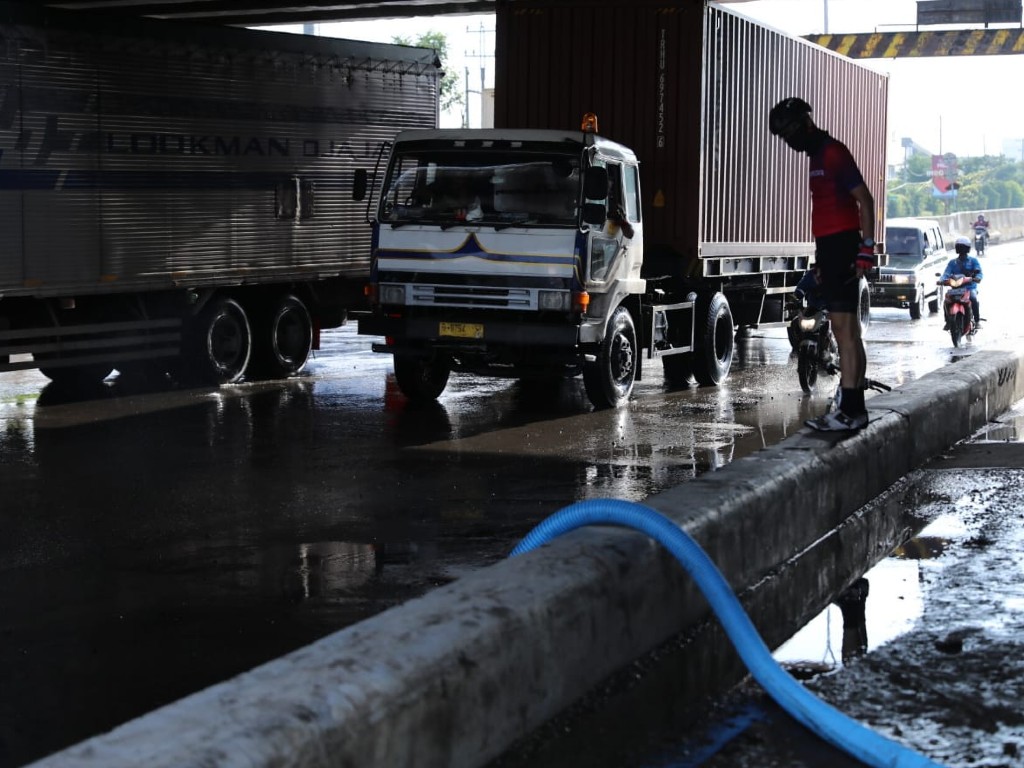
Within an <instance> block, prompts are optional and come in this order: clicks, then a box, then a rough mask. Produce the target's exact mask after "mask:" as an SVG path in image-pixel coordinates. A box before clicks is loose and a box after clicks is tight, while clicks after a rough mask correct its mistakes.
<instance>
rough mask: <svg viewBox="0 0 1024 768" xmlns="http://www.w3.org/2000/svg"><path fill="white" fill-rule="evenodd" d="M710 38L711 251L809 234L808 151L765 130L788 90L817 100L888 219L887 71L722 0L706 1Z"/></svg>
mask: <svg viewBox="0 0 1024 768" xmlns="http://www.w3.org/2000/svg"><path fill="white" fill-rule="evenodd" d="M704 41H705V43H704V66H703V73H704V93H705V99H704V108H703V113H704V115H705V118H704V125H703V131H702V145H703V158H704V168H703V172H702V177H703V178H704V180H705V190H704V195H703V198H702V205H701V230H700V240H701V243H702V244H703V245H704V246H705V252H706V253H705V255H708V254H719V253H722V254H728V253H736V252H739V253H744V252H749V251H750V249H748V248H745V247H744V246H745V245H746V244H758V243H801V242H810V241H811V239H812V238H811V230H810V220H811V202H810V196H809V191H808V160H807V156H806V155H803V154H799V153H796V152H794V151H793V150H791V149H790V148H789V147H787V146H786V145H785V144H783V143H782V142H781V141H780V140H779V139H777V138H775V137H774V136H772V135H771V134H770V133H769V131H768V113H769V111H770V110H771V108H772V106H773V105H774V104H776V103H777V102H779V101H780V100H782V99H784V98H786V97H788V96H800V97H801V98H803V99H805V100H806V101H807V102H808V103H809V104H811V106H812V107H813V110H814V111H813V113H812V117H813V118H814V120H815V122H816V123H817V124H818V125H819V126H820V127H822V128H824V129H825V130H827V131H829V132H830V133H831V134H832V135H834V136H835V137H836V138H838V139H839V140H840V141H842V142H843V143H844V144H846V145H847V146H848V147H849V149H850V151H851V152H852V153H853V156H854V158H856V160H857V163H858V165H859V167H860V169H861V172H862V173H863V175H864V178H865V181H866V183H867V185H868V188H869V189H870V190H871V192H872V194H873V195H874V196H875V202H876V207H877V210H876V215H877V217H878V220H879V221H882V219H881V215H882V212H883V211H884V210H885V207H884V206H885V136H886V105H887V103H888V95H887V89H888V81H887V79H886V77H885V76H884V75H881V74H879V73H877V72H874V71H872V70H870V69H867V68H865V67H863V66H861V65H859V64H856V63H854V62H852V61H850V60H849V59H846V58H843V57H841V56H838V55H836V54H833V53H831V52H829V51H827V50H825V49H823V48H821V47H819V46H816V45H813V44H811V43H808V42H806V41H804V40H801V39H799V38H793V37H788V36H786V35H783V34H780V33H778V32H776V31H774V30H772V29H769V28H766V27H764V26H762V25H760V24H759V23H757V22H754V21H751V20H750V19H747V18H744V17H742V16H739V15H737V14H734V13H732V12H729V11H726V10H724V9H722V8H719V7H709V8H708V11H707V13H706V15H705V18H704ZM877 236H878V237H881V233H880V232H879V233H877ZM710 244H714V246H715V247H708V246H709V245H710Z"/></svg>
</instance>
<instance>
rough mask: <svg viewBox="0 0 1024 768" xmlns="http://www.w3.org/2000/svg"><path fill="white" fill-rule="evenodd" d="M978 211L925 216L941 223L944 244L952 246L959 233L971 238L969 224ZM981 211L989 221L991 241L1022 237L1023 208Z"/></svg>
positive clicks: (972, 230)
mask: <svg viewBox="0 0 1024 768" xmlns="http://www.w3.org/2000/svg"><path fill="white" fill-rule="evenodd" d="M979 213H982V211H961V212H959V213H951V214H950V215H949V216H934V217H933V216H929V217H927V218H934V219H935V220H936V221H938V222H939V224H941V225H942V232H943V234H944V235H945V237H946V245H948V246H949V247H950V248H952V247H953V246H952V243H953V241H954V240H956V238H957V237H959V236H960V235H966V236H967V237H970V238H971V239H972V240H973V238H974V227H973V226H971V225H972V224H973V223H974V220H975V219H976V218H978V214H979ZM983 213H984V214H985V218H986V219H988V221H989V232H990V234H991V236H992V242H993V243H998V242H1000V241H1003V242H1005V241H1007V240H1020V239H1022V238H1024V208H1003V209H997V210H994V211H989V210H985V211H983Z"/></svg>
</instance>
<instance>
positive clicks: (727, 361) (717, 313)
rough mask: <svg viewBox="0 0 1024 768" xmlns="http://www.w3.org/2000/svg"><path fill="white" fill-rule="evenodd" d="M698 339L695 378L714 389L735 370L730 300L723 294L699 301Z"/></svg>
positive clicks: (694, 361)
mask: <svg viewBox="0 0 1024 768" xmlns="http://www.w3.org/2000/svg"><path fill="white" fill-rule="evenodd" d="M694 323H695V325H696V331H697V333H696V336H695V338H694V346H695V347H696V350H695V351H694V354H693V376H694V378H695V379H697V383H698V384H700V385H701V386H702V387H713V386H717V385H718V384H721V383H722V382H723V381H725V379H726V377H727V376H728V375H729V369H730V368H731V367H732V355H733V351H734V349H735V328H734V326H733V322H732V310H731V309H729V300H728V299H726V298H725V296H724V295H722V294H721V293H715V294H713V295H712V296H710V297H709V298H701V299H700V300H699V301H698V302H697V306H696V315H695V316H694Z"/></svg>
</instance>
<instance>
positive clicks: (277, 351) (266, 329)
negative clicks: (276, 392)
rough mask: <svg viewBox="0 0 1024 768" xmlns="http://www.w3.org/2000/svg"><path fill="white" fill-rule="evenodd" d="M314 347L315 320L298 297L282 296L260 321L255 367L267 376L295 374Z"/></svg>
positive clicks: (260, 373)
mask: <svg viewBox="0 0 1024 768" xmlns="http://www.w3.org/2000/svg"><path fill="white" fill-rule="evenodd" d="M312 349H313V320H312V318H310V316H309V310H308V309H307V308H306V305H305V303H304V302H303V301H302V299H300V298H299V297H298V296H295V295H293V294H286V295H284V296H281V297H279V298H278V299H277V300H276V301H275V302H274V303H273V304H272V305H271V308H270V312H269V314H267V315H265V316H264V317H263V318H262V319H261V321H260V322H259V323H258V324H257V336H256V347H255V350H254V357H255V360H254V363H255V366H254V367H255V368H256V370H257V371H258V372H259V375H261V376H264V377H266V378H282V377H285V376H294V375H295V374H296V373H298V372H299V371H301V370H302V366H304V365H305V364H306V360H307V359H309V353H310V351H311V350H312Z"/></svg>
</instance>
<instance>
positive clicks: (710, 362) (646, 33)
mask: <svg viewBox="0 0 1024 768" xmlns="http://www.w3.org/2000/svg"><path fill="white" fill-rule="evenodd" d="M496 52H497V69H496V81H495V98H496V103H495V124H496V127H495V128H494V129H486V130H475V131H474V130H464V131H409V132H403V133H402V134H400V135H399V137H398V139H397V140H396V143H395V146H394V148H393V150H392V153H391V158H390V161H389V166H388V170H387V173H386V174H385V178H384V181H383V188H382V195H381V200H380V207H379V208H378V209H377V215H376V223H375V235H374V238H375V240H374V248H375V252H374V265H373V277H372V285H373V289H374V298H375V301H376V305H375V306H376V309H375V312H374V313H373V315H371V316H370V317H368V318H365V319H361V320H360V326H359V328H360V332H361V333H370V334H376V335H382V336H385V337H386V340H385V342H384V343H383V344H377V345H376V347H375V349H377V350H378V351H382V352H389V353H392V354H394V355H395V372H396V378H397V380H398V384H399V386H400V387H401V388H402V389H403V391H405V392H406V394H408V395H409V396H410V397H414V398H430V397H436V396H437V395H438V394H440V392H441V391H443V389H444V386H445V383H446V381H447V377H448V374H449V372H450V371H452V370H456V371H470V372H475V373H483V374H489V375H504V376H513V377H519V378H523V379H527V378H538V377H539V378H549V377H554V376H565V375H575V374H579V373H582V374H583V378H584V383H585V385H586V388H587V392H588V395H589V396H590V399H591V400H592V401H593V402H594V404H595V405H597V406H613V405H618V404H619V403H621V402H623V401H624V400H625V399H626V398H628V396H629V394H630V391H631V389H632V386H633V382H634V381H635V380H636V379H637V378H639V377H640V374H641V372H642V363H643V360H644V359H645V358H646V359H652V358H656V357H657V358H661V359H662V363H663V367H664V371H665V375H666V377H667V378H668V379H669V380H670V381H671V382H680V383H681V382H684V381H689V379H690V377H691V375H692V376H693V377H695V378H696V380H697V382H698V383H700V384H705V385H711V384H717V383H718V382H720V381H721V380H722V379H724V378H725V376H727V375H728V371H729V367H730V365H731V361H732V353H733V342H734V333H735V331H736V329H737V328H739V329H740V330H744V329H748V328H755V327H763V326H773V325H774V326H779V327H782V326H784V325H786V324H788V322H789V320H790V319H791V316H792V313H793V311H794V310H793V308H792V306H791V303H790V302H788V301H787V299H788V298H789V297H790V296H791V295H792V292H793V289H794V288H795V286H796V284H797V282H798V281H799V279H800V277H802V276H803V274H804V273H805V271H806V270H807V269H808V267H809V266H810V265H811V263H813V258H814V241H813V238H812V236H811V230H810V218H811V217H810V194H809V191H808V170H807V158H806V156H804V155H798V154H797V153H795V152H793V151H792V150H790V149H789V148H788V147H786V146H785V145H784V144H783V143H782V142H781V141H780V140H778V139H777V138H775V137H773V136H772V135H771V134H770V133H769V130H768V112H769V110H770V109H771V107H772V105H773V104H775V103H776V102H778V101H779V100H781V99H782V98H785V97H787V96H791V95H797V96H802V97H803V98H805V99H806V100H807V101H809V102H810V103H811V104H812V105H813V106H814V117H815V118H816V120H817V122H818V124H819V125H820V126H821V127H823V128H825V129H827V130H833V131H834V133H835V135H836V136H837V137H838V138H840V139H841V140H842V141H844V142H845V143H846V144H847V145H848V146H849V147H850V149H851V151H852V152H853V154H854V156H855V157H856V158H857V160H858V163H859V165H860V167H861V170H862V172H863V174H864V177H865V180H866V182H867V184H868V186H869V188H870V189H871V190H872V193H873V194H874V196H875V199H876V203H877V206H878V208H877V211H876V217H877V219H878V221H879V222H880V224H879V227H880V230H879V231H882V229H881V228H882V226H883V225H882V224H881V222H882V221H883V219H882V212H883V211H884V203H885V200H884V175H885V156H884V149H885V135H886V105H887V80H886V77H885V76H884V75H881V74H878V73H876V72H873V71H871V70H869V69H867V68H865V67H863V66H861V65H859V64H856V63H855V62H852V61H850V60H847V59H844V58H842V57H840V56H838V55H836V54H834V53H831V52H829V51H827V50H825V49H823V48H820V47H818V46H815V45H812V44H810V43H808V42H806V41H804V40H801V39H799V38H795V37H791V36H788V35H785V34H783V33H780V32H778V31H776V30H773V29H771V28H769V27H766V26H764V25H762V24H760V23H758V22H755V21H753V20H751V19H748V18H745V17H743V16H741V15H739V14H736V13H734V12H732V11H730V10H727V9H725V8H723V7H720V6H717V5H714V4H712V3H700V2H693V3H678V4H668V3H665V2H655V1H654V0H637V1H636V2H628V3H625V2H622V1H621V0H615V1H610V0H498V3H497V49H496ZM583 115H587V116H588V117H587V119H586V121H585V122H584V123H581V116H583ZM577 126H579V127H577ZM597 127H599V128H600V133H598V132H597V130H596V128H597ZM453 190H454V191H455V193H456V198H457V197H458V194H457V193H462V195H463V197H462V199H461V200H458V199H457V200H456V204H454V205H451V204H449V200H450V199H451V198H452V193H453ZM445 206H447V208H446V207H445ZM471 212H472V215H470V213H471ZM861 289H862V290H861V296H862V302H863V310H862V312H863V313H865V314H866V311H867V306H868V296H869V292H868V288H867V284H866V283H865V284H863V285H862V286H861Z"/></svg>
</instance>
